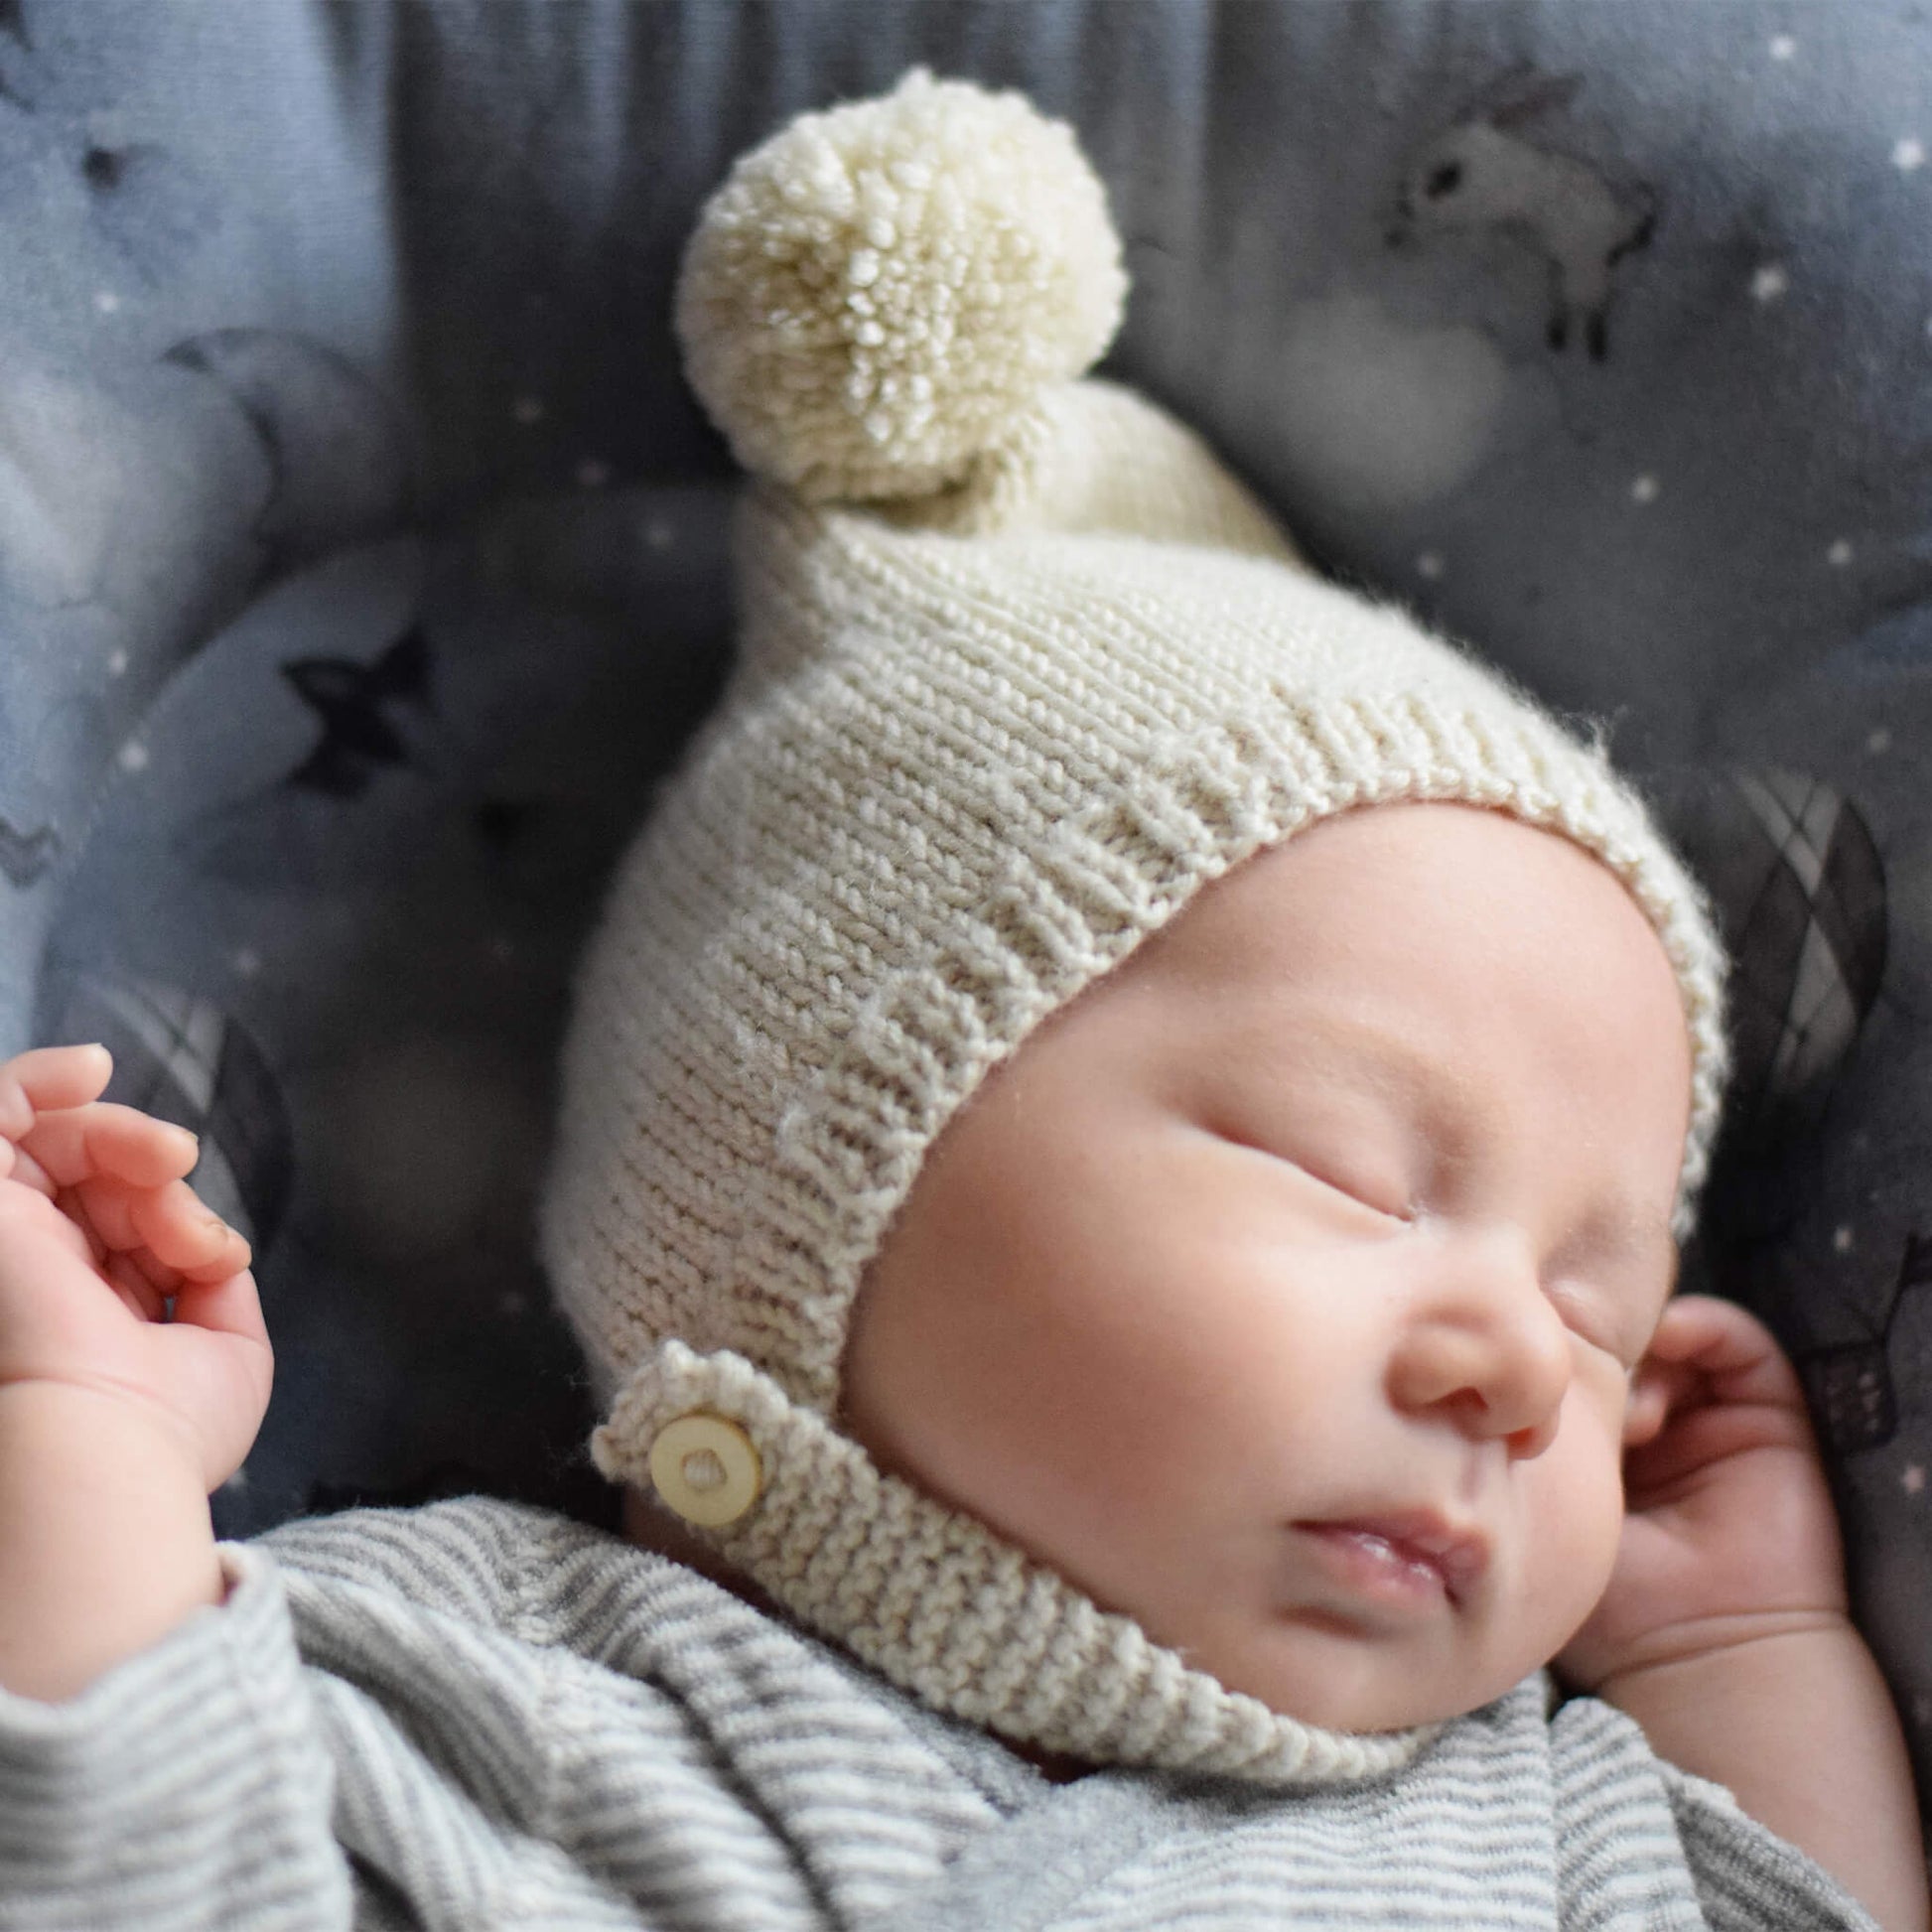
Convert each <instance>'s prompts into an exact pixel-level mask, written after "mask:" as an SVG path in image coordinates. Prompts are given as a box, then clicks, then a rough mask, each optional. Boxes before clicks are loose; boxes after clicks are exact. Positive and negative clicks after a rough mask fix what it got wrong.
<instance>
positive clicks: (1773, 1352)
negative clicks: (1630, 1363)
mask: <svg viewBox="0 0 1932 1932" xmlns="http://www.w3.org/2000/svg"><path fill="white" fill-rule="evenodd" d="M1650 1354H1651V1356H1652V1357H1653V1358H1654V1359H1655V1360H1656V1361H1658V1362H1660V1363H1665V1364H1669V1365H1671V1366H1672V1367H1673V1368H1675V1369H1678V1370H1680V1371H1690V1372H1692V1373H1693V1374H1694V1375H1695V1376H1696V1377H1697V1378H1698V1379H1699V1380H1701V1382H1702V1383H1703V1384H1704V1385H1705V1386H1707V1387H1708V1388H1709V1389H1710V1390H1711V1392H1712V1394H1713V1395H1715V1396H1717V1397H1718V1398H1719V1399H1720V1400H1722V1401H1725V1402H1770V1403H1778V1404H1783V1405H1798V1406H1802V1404H1803V1402H1804V1390H1803V1387H1802V1385H1801V1384H1800V1383H1799V1380H1798V1375H1797V1371H1796V1370H1795V1369H1793V1368H1792V1366H1791V1364H1790V1362H1788V1361H1787V1360H1786V1359H1785V1355H1784V1351H1783V1350H1782V1349H1781V1348H1780V1347H1779V1346H1778V1343H1777V1337H1776V1336H1775V1335H1773V1334H1772V1333H1771V1331H1770V1329H1768V1328H1767V1327H1765V1325H1764V1324H1763V1322H1761V1321H1760V1320H1758V1318H1757V1317H1756V1315H1754V1314H1751V1313H1749V1312H1748V1311H1746V1310H1744V1309H1741V1308H1739V1307H1738V1306H1737V1304H1736V1303H1734V1302H1725V1301H1721V1300H1719V1299H1718V1298H1717V1297H1716V1296H1712V1295H1680V1296H1678V1297H1677V1298H1676V1299H1675V1300H1673V1301H1672V1302H1670V1303H1669V1304H1668V1305H1667V1306H1666V1307H1665V1310H1664V1315H1663V1319H1662V1320H1661V1321H1660V1322H1659V1323H1658V1326H1657V1332H1656V1334H1655V1335H1654V1336H1653V1337H1652V1338H1651V1343H1650Z"/></svg>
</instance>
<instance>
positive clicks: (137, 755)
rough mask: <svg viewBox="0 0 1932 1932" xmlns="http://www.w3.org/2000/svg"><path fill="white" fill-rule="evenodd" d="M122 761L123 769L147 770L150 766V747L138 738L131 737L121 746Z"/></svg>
mask: <svg viewBox="0 0 1932 1932" xmlns="http://www.w3.org/2000/svg"><path fill="white" fill-rule="evenodd" d="M120 762H121V769H122V770H123V771H145V770H146V769H147V768H148V748H147V747H146V746H145V745H143V744H142V743H141V742H140V741H139V740H138V739H129V740H128V742H127V743H126V744H125V745H123V746H122V747H121V759H120Z"/></svg>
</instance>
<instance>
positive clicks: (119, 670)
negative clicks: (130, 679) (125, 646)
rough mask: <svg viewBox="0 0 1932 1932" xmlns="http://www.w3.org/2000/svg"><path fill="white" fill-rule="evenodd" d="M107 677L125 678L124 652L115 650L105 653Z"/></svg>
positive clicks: (125, 658) (125, 659) (125, 656)
mask: <svg viewBox="0 0 1932 1932" xmlns="http://www.w3.org/2000/svg"><path fill="white" fill-rule="evenodd" d="M107 675H108V676H109V677H125V676H126V675H127V652H126V651H124V650H118V649H116V650H110V651H109V652H108V653H107Z"/></svg>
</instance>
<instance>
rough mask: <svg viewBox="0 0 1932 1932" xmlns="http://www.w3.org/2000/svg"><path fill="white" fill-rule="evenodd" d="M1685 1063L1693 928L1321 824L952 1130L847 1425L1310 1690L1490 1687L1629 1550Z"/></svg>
mask: <svg viewBox="0 0 1932 1932" xmlns="http://www.w3.org/2000/svg"><path fill="white" fill-rule="evenodd" d="M1690 1069H1691V1058H1690V1043H1689V1038H1688V1035H1687V1033H1686V1029H1685V1025H1684V1020H1683V1011H1682V1006H1681V1003H1680V999H1679V994H1678V989H1677V983H1676V979H1675V977H1674V975H1673V973H1672V971H1671V968H1670V964H1669V962H1668V960H1667V959H1666V958H1665V956H1664V952H1663V949H1662V947H1661V945H1660V944H1659V942H1658V940H1657V938H1656V936H1655V935H1654V933H1653V931H1652V929H1651V927H1650V925H1649V923H1648V922H1647V921H1646V919H1645V918H1644V916H1643V914H1642V913H1641V912H1640V911H1639V910H1638V909H1637V907H1636V905H1635V903H1634V902H1633V901H1632V900H1631V899H1630V898H1629V897H1627V896H1626V894H1625V892H1624V890H1623V888H1622V887H1621V886H1620V885H1619V884H1618V883H1617V881H1616V880H1615V879H1614V877H1613V876H1612V875H1611V874H1610V873H1609V872H1608V871H1606V870H1605V869H1604V868H1603V867H1601V866H1600V865H1598V864H1597V863H1596V862H1595V861H1594V860H1592V859H1590V858H1589V857H1588V856H1587V854H1586V853H1585V852H1583V851H1582V850H1581V849H1580V848H1579V847H1577V846H1574V845H1572V844H1570V843H1569V842H1567V841H1565V840H1562V839H1560V838H1558V837H1556V836H1554V835H1552V834H1549V833H1545V832H1539V831H1536V830H1534V829H1532V828H1530V827H1528V826H1525V825H1523V824H1521V823H1520V822H1518V821H1516V820H1513V819H1509V818H1506V817H1503V816H1501V815H1499V814H1495V813H1490V812H1483V811H1478V810H1474V809H1470V808H1465V807H1461V806H1446V805H1400V806H1386V807H1382V808H1379V809H1376V810H1372V811H1367V812H1359V813H1354V814H1350V815H1347V816H1345V817H1342V818H1337V819H1332V820H1328V821H1325V822H1323V823H1322V824H1320V825H1318V826H1316V827H1314V828H1313V829H1312V830H1311V831H1310V832H1308V833H1305V834H1304V835H1302V836H1301V837H1300V838H1297V839H1295V840H1293V841H1291V842H1290V843H1289V844H1287V845H1285V846H1282V847H1280V848H1278V849H1276V850H1274V851H1272V852H1269V853H1265V854H1263V855H1262V856H1260V857H1259V858H1256V859H1254V860H1252V861H1250V862H1249V863H1248V864H1247V865H1245V866H1242V867H1240V868H1239V869H1237V871H1236V872H1234V873H1233V874H1232V875H1230V876H1229V877H1228V878H1227V879H1225V880H1223V881H1221V882H1220V883H1219V884H1217V885H1216V886H1214V887H1211V888H1209V889H1208V890H1206V891H1205V892H1203V893H1202V894H1201V895H1200V896H1199V897H1198V898H1197V899H1196V900H1194V901H1193V903H1191V904H1190V905H1189V906H1188V907H1187V909H1186V910H1185V911H1184V912H1183V913H1182V914H1181V915H1180V916H1179V917H1177V918H1176V919H1174V920H1173V922H1172V924H1170V925H1169V926H1168V927H1166V928H1165V929H1164V930H1163V931H1162V932H1160V933H1159V934H1157V935H1156V936H1155V937H1154V938H1153V939H1152V940H1150V941H1148V942H1147V943H1146V944H1145V945H1144V946H1143V947H1142V948H1141V949H1140V950H1139V951H1138V952H1136V953H1135V954H1134V955H1133V957H1132V958H1130V959H1129V960H1128V962H1127V963H1126V964H1125V965H1124V966H1122V967H1121V968H1119V969H1118V970H1117V971H1115V972H1114V973H1112V974H1110V975H1108V976H1107V977H1106V978H1104V979H1103V980H1101V981H1100V982H1098V983H1097V984H1096V985H1095V986H1094V987H1093V988H1091V989H1090V990H1089V991H1088V992H1087V993H1085V994H1084V995H1082V996H1081V997H1080V998H1079V999H1077V1000H1075V1001H1074V1002H1073V1003H1072V1004H1071V1005H1070V1006H1069V1007H1067V1008H1066V1009H1065V1010H1064V1011H1063V1012H1062V1013H1060V1014H1057V1015H1055V1016H1054V1018H1053V1019H1052V1020H1051V1021H1050V1022H1049V1023H1048V1024H1047V1025H1046V1026H1044V1027H1043V1028H1041V1029H1040V1031H1039V1032H1038V1033H1037V1034H1035V1035H1034V1036H1033V1037H1031V1038H1030V1039H1029V1040H1028V1041H1027V1042H1026V1043H1025V1045H1023V1046H1022V1047H1021V1048H1020V1050H1019V1051H1018V1052H1016V1053H1015V1054H1014V1056H1013V1058H1012V1059H1011V1060H1009V1061H1008V1062H1007V1063H1006V1064H1005V1065H1004V1066H1003V1067H1001V1068H1000V1069H999V1070H998V1071H997V1072H996V1073H995V1074H994V1075H993V1076H992V1077H991V1078H990V1079H989V1080H988V1081H987V1083H986V1085H985V1086H984V1087H983V1088H982V1089H981V1090H980V1092H979V1093H978V1094H977V1095H976V1096H975V1097H974V1099H973V1100H972V1102H971V1103H970V1104H969V1105H968V1106H967V1107H965V1108H964V1109H963V1110H962V1111H961V1112H960V1114H959V1115H958V1116H957V1118H956V1119H955V1120H954V1121H953V1122H952V1123H951V1124H950V1125H949V1126H948V1127H947V1129H946V1131H945V1132H944V1133H943V1134H942V1135H941V1136H940V1137H939V1139H938V1141H937V1142H936V1143H935V1144H934V1147H933V1149H932V1152H931V1155H930V1157H929V1159H928V1162H927V1165H926V1166H925V1168H924V1169H923V1170H922V1171H921V1173H920V1175H919V1178H918V1180H917V1182H916V1184H915V1185H914V1187H913V1189H912V1191H911V1193H910V1195H909V1196H908V1198H907V1200H906V1202H905V1204H904V1207H903V1209H902V1212H901V1214H900V1216H899V1218H898V1219H897V1221H896V1223H895V1224H894V1227H893V1229H892V1231H891V1233H890V1234H889V1236H888V1238H887V1240H886V1242H885V1244H884V1246H883V1248H882V1249H881V1251H880V1253H879V1255H878V1256H877V1257H876V1259H875V1262H874V1264H873V1266H872V1268H871V1270H870V1271H869V1273H868V1276H867V1280H866V1284H865V1288H864V1292H863V1293H862V1295H861V1298H860V1302H859V1306H858V1309H857V1311H856V1313H855V1319H854V1325H853V1331H852V1337H851V1343H850V1348H849V1351H848V1354H847V1358H846V1379H845V1392H846V1405H845V1426H846V1427H847V1428H848V1429H849V1430H850V1431H851V1433H852V1434H853V1435H854V1436H855V1437H856V1438H857V1439H858V1440H859V1441H860V1442H861V1443H863V1444H865V1445H866V1446H867V1448H868V1449H870V1450H871V1451H872V1452H873V1454H874V1455H875V1457H876V1458H877V1459H878V1460H879V1461H880V1462H881V1463H882V1464H883V1465H884V1466H886V1467H888V1468H891V1469H894V1470H897V1472H899V1473H900V1474H902V1475H904V1476H906V1477H908V1478H909V1479H910V1480H912V1481H914V1482H915V1483H917V1484H919V1485H920V1486H922V1487H923V1488H925V1489H926V1490H928V1491H930V1492H932V1493H933V1494H935V1495H937V1496H939V1497H941V1498H942V1499H944V1500H946V1501H947V1502H949V1503H951V1504H952V1505H954V1506H956V1507H958V1508H961V1509H964V1510H966V1511H968V1512H970V1513H971V1514H973V1515H975V1516H978V1517H979V1518H981V1519H982V1520H983V1521H985V1522H987V1523H988V1524H990V1525H991V1526H992V1527H993V1528H995V1529H996V1530H998V1531H1000V1532H1001V1533H1003V1534H1004V1535H1005V1536H1006V1537H1008V1538H1009V1539H1010V1540H1011V1541H1013V1542H1014V1543H1017V1544H1018V1545H1020V1546H1021V1547H1022V1548H1023V1549H1025V1550H1027V1551H1029V1552H1031V1553H1032V1554H1033V1555H1034V1556H1035V1557H1037V1558H1039V1559H1040V1560H1042V1561H1043V1562H1045V1563H1047V1564H1049V1565H1051V1566H1052V1567H1053V1568H1054V1569H1056V1570H1058V1571H1059V1572H1060V1573H1061V1575H1063V1576H1065V1577H1066V1578H1067V1579H1068V1580H1069V1581H1070V1582H1072V1583H1073V1584H1075V1585H1076V1586H1077V1587H1080V1588H1082V1589H1083V1590H1085V1591H1086V1592H1087V1594H1089V1595H1090V1596H1092V1597H1093V1598H1094V1599H1095V1600H1096V1601H1097V1602H1098V1603H1100V1604H1101V1605H1102V1607H1104V1608H1108V1609H1114V1610H1120V1611H1124V1612H1127V1613H1129V1614H1131V1615H1132V1616H1134V1617H1135V1618H1136V1619H1137V1620H1138V1621H1139V1622H1140V1623H1141V1625H1142V1626H1143V1627H1144V1628H1145V1629H1146V1630H1147V1631H1148V1633H1149V1634H1150V1635H1151V1636H1153V1637H1154V1638H1156V1639H1157V1640H1158V1641H1160V1642H1163V1643H1165V1644H1168V1645H1170V1646H1172V1647H1173V1648H1174V1649H1176V1650H1178V1651H1180V1652H1181V1653H1182V1654H1183V1655H1184V1656H1185V1657H1186V1658H1187V1660H1188V1661H1189V1662H1190V1663H1192V1664H1193V1665H1195V1666H1196V1667H1197V1668H1200V1669H1202V1670H1205V1671H1207V1672H1209V1673H1210V1674H1212V1675H1213V1676H1214V1677H1216V1678H1217V1679H1219V1680H1220V1682H1221V1683H1222V1684H1224V1685H1226V1686H1227V1687H1229V1688H1230V1689H1233V1690H1238V1691H1245V1692H1248V1693H1250V1694H1252V1695H1253V1696H1255V1697H1257V1698H1260V1699H1261V1700H1262V1701H1263V1702H1265V1703H1266V1704H1268V1705H1270V1706H1272V1707H1273V1708H1274V1709H1276V1710H1278V1711H1281V1712H1283V1713H1286V1714H1288V1715H1290V1716H1293V1717H1297V1718H1301V1719H1304V1720H1306V1721H1308V1722H1311V1723H1314V1724H1320V1725H1332V1726H1337V1727H1340V1728H1345V1729H1358V1730H1374V1729H1391V1728H1396V1727H1400V1726H1403V1725H1412V1724H1419V1723H1424V1722H1427V1721H1430V1720H1433V1719H1439V1718H1447V1717H1451V1716H1454V1715H1457V1714H1459V1713H1462V1712H1466V1711H1471V1710H1474V1709H1476V1708H1477V1707H1478V1706H1480V1705H1482V1704H1484V1703H1487V1702H1488V1701H1489V1700H1490V1699H1492V1698H1494V1697H1496V1696H1498V1695H1500V1694H1501V1693H1502V1692H1503V1691H1505V1690H1507V1689H1508V1688H1509V1687H1510V1686H1511V1685H1513V1684H1515V1683H1516V1682H1518V1681H1519V1680H1520V1679H1521V1678H1522V1677H1523V1676H1524V1675H1526V1674H1527V1673H1528V1672H1530V1671H1531V1670H1534V1669H1535V1668H1536V1667H1537V1666H1539V1665H1541V1664H1544V1663H1547V1662H1548V1661H1549V1660H1550V1658H1551V1657H1553V1656H1554V1655H1555V1654H1556V1652H1557V1651H1558V1650H1559V1649H1560V1648H1561V1647H1562V1646H1563V1644H1564V1643H1565V1642H1566V1641H1567V1639H1568V1638H1569V1637H1570V1636H1571V1635H1572V1634H1573V1632H1574V1631H1575V1630H1576V1629H1577V1628H1578V1627H1579V1625H1581V1624H1582V1622H1583V1621H1584V1619H1585V1618H1586V1617H1587V1615H1588V1613H1589V1611H1590V1610H1591V1608H1592V1607H1593V1606H1594V1605H1595V1603H1596V1600H1597V1598H1598V1597H1599V1596H1600V1595H1601V1593H1602V1591H1603V1588H1604V1587H1605V1585H1606V1584H1607V1582H1608V1580H1609V1575H1610V1569H1611V1564H1612V1561H1613V1558H1614V1556H1615V1552H1616V1546H1617V1538H1618V1533H1619V1529H1620V1526H1621V1521H1622V1507H1623V1503H1622V1481H1621V1464H1622V1449H1623V1445H1624V1441H1625V1437H1626V1432H1628V1431H1630V1430H1631V1429H1632V1427H1633V1425H1632V1424H1631V1422H1630V1420H1629V1417H1630V1393H1631V1381H1632V1370H1633V1369H1634V1368H1635V1366H1636V1365H1637V1363H1638V1362H1639V1361H1640V1359H1641V1358H1642V1356H1643V1354H1644V1351H1645V1348H1646V1346H1647V1344H1648V1342H1649V1339H1650V1336H1651V1333H1652V1331H1653V1329H1654V1328H1655V1326H1656V1323H1657V1319H1658V1316H1659V1314H1660V1313H1661V1311H1662V1310H1663V1307H1664V1302H1665V1299H1666V1297H1667V1296H1668V1294H1669V1292H1670V1287H1671V1281H1672V1276H1673V1271H1674V1266H1675V1252H1674V1248H1673V1244H1672V1242H1671V1239H1670V1235H1669V1222H1670V1214H1671V1207H1672V1202H1673V1198H1674V1194H1675V1188H1676V1182H1677V1175H1678V1168H1679V1163H1680V1160H1681V1157H1682V1153H1683V1147H1684V1137H1685V1133H1686V1130H1687V1126H1688V1110H1689V1105H1690Z"/></svg>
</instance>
